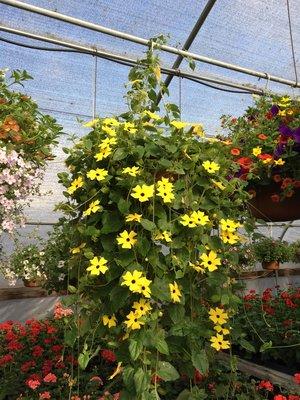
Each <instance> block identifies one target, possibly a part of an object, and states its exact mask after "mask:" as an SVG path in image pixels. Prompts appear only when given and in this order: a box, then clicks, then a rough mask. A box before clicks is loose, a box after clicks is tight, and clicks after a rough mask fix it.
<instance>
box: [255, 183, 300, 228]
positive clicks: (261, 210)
mask: <svg viewBox="0 0 300 400" xmlns="http://www.w3.org/2000/svg"><path fill="white" fill-rule="evenodd" d="M254 191H255V195H254V197H253V198H252V199H251V200H250V202H249V209H250V211H251V214H252V215H253V217H255V218H259V219H262V220H264V221H267V222H280V221H293V220H297V219H300V189H296V190H295V191H294V194H293V196H291V197H286V198H284V199H283V200H281V201H280V199H279V196H278V195H277V194H276V193H277V192H278V188H277V186H276V185H273V184H271V185H266V186H257V187H255V188H254Z"/></svg>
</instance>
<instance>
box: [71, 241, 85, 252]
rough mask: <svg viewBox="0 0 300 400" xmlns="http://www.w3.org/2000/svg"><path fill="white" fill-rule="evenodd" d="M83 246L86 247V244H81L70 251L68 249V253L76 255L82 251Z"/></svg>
mask: <svg viewBox="0 0 300 400" xmlns="http://www.w3.org/2000/svg"><path fill="white" fill-rule="evenodd" d="M85 246H86V243H81V245H80V246H78V247H73V248H72V249H70V252H71V253H72V254H78V253H80V252H81V250H82V249H83V248H84V247H85Z"/></svg>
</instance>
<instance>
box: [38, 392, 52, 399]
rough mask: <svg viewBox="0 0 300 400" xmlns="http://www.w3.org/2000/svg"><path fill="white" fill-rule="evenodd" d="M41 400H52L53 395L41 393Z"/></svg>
mask: <svg viewBox="0 0 300 400" xmlns="http://www.w3.org/2000/svg"><path fill="white" fill-rule="evenodd" d="M40 399H51V394H50V393H49V392H43V393H40Z"/></svg>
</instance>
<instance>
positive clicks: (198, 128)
mask: <svg viewBox="0 0 300 400" xmlns="http://www.w3.org/2000/svg"><path fill="white" fill-rule="evenodd" d="M192 133H193V134H194V135H196V136H199V137H204V136H205V133H204V130H203V126H202V125H200V124H195V125H193V129H192Z"/></svg>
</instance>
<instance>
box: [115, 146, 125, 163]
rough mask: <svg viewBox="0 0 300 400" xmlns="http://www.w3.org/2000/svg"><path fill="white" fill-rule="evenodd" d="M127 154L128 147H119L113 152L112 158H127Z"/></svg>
mask: <svg viewBox="0 0 300 400" xmlns="http://www.w3.org/2000/svg"><path fill="white" fill-rule="evenodd" d="M127 155H128V154H127V151H126V149H123V148H119V149H117V150H116V151H115V152H114V154H113V156H112V159H113V160H114V161H120V160H124V158H126V157H127Z"/></svg>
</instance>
